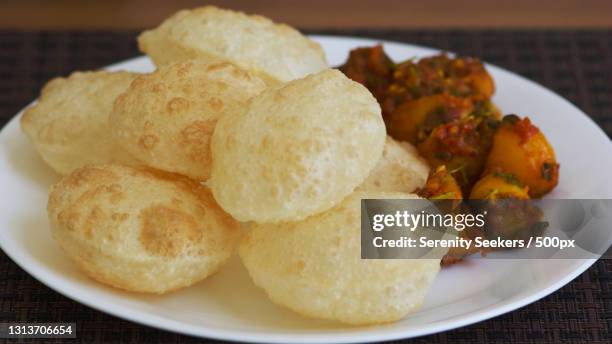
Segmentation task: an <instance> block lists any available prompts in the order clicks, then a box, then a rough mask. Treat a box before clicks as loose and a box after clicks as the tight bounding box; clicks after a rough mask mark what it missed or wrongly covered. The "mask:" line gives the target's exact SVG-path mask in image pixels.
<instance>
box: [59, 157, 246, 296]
mask: <svg viewBox="0 0 612 344" xmlns="http://www.w3.org/2000/svg"><path fill="white" fill-rule="evenodd" d="M47 210H48V214H49V220H50V223H51V230H52V234H53V237H54V238H55V240H56V241H57V242H58V243H59V245H60V246H61V248H62V249H63V250H64V251H65V252H66V253H67V254H68V256H69V257H70V258H72V260H73V261H74V262H75V263H76V264H77V265H78V266H79V267H81V268H82V269H83V270H84V271H85V272H86V273H87V274H88V275H89V276H91V277H92V278H94V279H96V280H98V281H100V282H102V283H105V284H107V285H110V286H113V287H117V288H121V289H124V290H129V291H136V292H148V293H160V294H161V293H165V292H168V291H172V290H176V289H179V288H182V287H186V286H189V285H192V284H194V283H196V282H198V281H200V280H202V279H204V278H205V277H207V276H209V275H210V274H212V273H214V272H215V271H216V270H217V269H218V268H219V267H220V266H221V265H222V264H223V263H224V262H225V261H226V260H227V259H228V258H229V257H230V255H231V254H232V250H233V248H234V246H235V242H236V239H237V237H238V233H239V229H238V223H237V222H236V221H235V220H233V219H232V218H231V217H230V216H229V215H227V214H226V213H224V212H223V210H221V208H219V206H218V205H217V203H216V202H215V201H214V199H213V197H212V194H211V193H210V191H209V190H208V189H207V188H205V187H204V186H202V185H200V183H198V182H196V181H193V180H191V179H188V178H186V177H183V176H180V175H178V174H172V173H166V172H161V171H158V170H154V169H150V168H147V167H137V168H134V167H124V166H119V165H96V166H94V165H90V166H85V167H81V168H78V169H76V170H75V171H73V172H72V173H71V174H69V175H67V176H65V177H64V178H63V179H62V180H61V181H59V182H58V183H57V184H55V185H53V186H52V188H51V192H50V195H49V203H48V207H47Z"/></svg>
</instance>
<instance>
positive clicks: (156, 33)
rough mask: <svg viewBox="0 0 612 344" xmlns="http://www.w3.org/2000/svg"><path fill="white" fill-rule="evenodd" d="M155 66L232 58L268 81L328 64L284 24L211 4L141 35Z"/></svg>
mask: <svg viewBox="0 0 612 344" xmlns="http://www.w3.org/2000/svg"><path fill="white" fill-rule="evenodd" d="M138 45H139V47H140V50H141V51H142V52H144V53H146V54H147V55H149V57H151V59H152V60H153V61H154V62H155V64H156V65H157V66H162V65H164V64H167V63H170V62H172V61H177V60H186V59H193V58H199V59H204V60H207V61H211V62H217V61H224V60H228V61H231V62H233V63H235V64H237V65H238V66H240V67H242V68H244V69H247V70H250V71H252V72H254V73H256V74H257V75H259V76H260V77H261V78H262V79H264V80H265V81H266V82H267V83H268V84H278V83H280V82H286V81H289V80H293V79H297V78H301V77H304V76H306V75H308V74H311V73H316V72H319V71H321V70H323V69H326V68H328V64H327V61H326V59H325V53H324V52H323V49H321V46H320V45H319V44H318V43H316V42H314V41H312V40H310V39H308V38H307V37H305V36H303V35H302V34H301V33H300V32H298V31H297V30H295V29H293V28H292V27H290V26H287V25H284V24H275V23H274V22H272V21H271V20H269V19H267V18H264V17H261V16H253V15H246V14H244V13H242V12H235V11H230V10H225V9H219V8H217V7H213V6H205V7H199V8H195V9H192V10H182V11H179V12H178V13H176V14H174V15H173V16H171V17H170V18H168V19H166V20H165V21H164V22H163V23H162V24H161V25H160V26H159V27H157V28H155V29H153V30H148V31H145V32H143V33H142V34H141V35H140V36H139V37H138Z"/></svg>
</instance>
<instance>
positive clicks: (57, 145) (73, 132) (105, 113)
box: [21, 71, 137, 174]
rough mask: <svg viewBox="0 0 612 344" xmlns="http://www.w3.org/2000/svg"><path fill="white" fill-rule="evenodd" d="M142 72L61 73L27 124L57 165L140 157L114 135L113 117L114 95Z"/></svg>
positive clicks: (64, 168) (64, 169)
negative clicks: (60, 76)
mask: <svg viewBox="0 0 612 344" xmlns="http://www.w3.org/2000/svg"><path fill="white" fill-rule="evenodd" d="M136 76H137V74H134V73H128V72H107V71H98V72H74V73H72V74H71V75H70V76H69V77H67V78H55V79H53V80H51V81H49V82H48V83H47V84H46V85H45V86H44V87H43V89H42V92H41V95H40V98H39V99H38V102H37V103H36V104H34V105H33V106H31V107H29V108H28V109H27V110H26V111H25V113H24V114H23V116H22V117H21V128H22V130H23V131H24V132H25V134H26V135H27V136H28V138H29V139H30V141H31V142H32V143H33V144H34V147H35V148H36V150H37V151H38V153H39V154H40V156H41V157H42V158H43V160H44V161H45V162H46V163H47V164H49V165H50V166H51V167H52V168H53V169H54V170H55V171H57V172H58V173H60V174H67V173H70V172H71V171H72V170H74V169H75V168H77V167H80V166H83V165H86V164H103V163H122V164H130V163H133V162H134V158H132V157H131V156H130V155H129V154H128V153H126V152H125V151H124V150H123V149H121V148H119V147H118V146H117V145H116V144H115V143H114V142H113V140H112V138H111V135H110V128H109V126H108V117H109V115H110V112H111V109H112V106H113V101H114V100H115V97H117V96H118V95H119V94H120V93H121V92H123V91H125V89H127V88H128V86H129V85H130V83H131V82H132V80H134V78H136Z"/></svg>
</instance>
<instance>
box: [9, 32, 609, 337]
mask: <svg viewBox="0 0 612 344" xmlns="http://www.w3.org/2000/svg"><path fill="white" fill-rule="evenodd" d="M315 39H316V40H317V41H319V42H320V43H321V44H322V45H323V48H324V49H325V51H326V53H327V55H328V58H329V61H330V63H331V64H332V65H338V64H340V63H342V62H343V61H344V60H345V59H346V56H347V53H348V51H349V50H350V49H351V48H354V47H357V46H370V45H373V44H375V43H377V41H373V40H364V39H352V38H336V37H315ZM385 49H386V51H387V52H388V53H389V54H390V55H391V57H392V58H394V59H396V60H402V59H406V58H409V57H412V56H422V55H428V54H432V53H435V52H436V51H435V50H431V49H426V48H422V47H416V46H412V45H407V44H397V43H391V42H385ZM109 69H113V70H117V69H126V70H133V71H140V72H146V71H150V70H151V69H152V65H151V63H150V62H149V60H148V59H146V58H144V57H140V58H135V59H132V60H129V61H125V62H122V63H119V64H115V65H113V66H110V67H109ZM488 69H489V71H490V72H491V74H492V75H493V77H494V79H495V82H496V84H497V92H496V95H495V97H494V101H495V102H496V103H497V104H498V105H499V106H500V108H501V109H502V110H503V112H504V113H510V112H513V113H517V114H520V115H529V116H530V117H531V118H532V120H533V122H535V124H536V125H538V126H539V127H540V128H541V129H543V131H544V132H545V134H546V135H547V136H548V138H549V140H550V141H551V143H552V145H553V147H554V148H555V150H556V152H557V155H558V160H559V161H560V162H561V180H560V183H559V187H558V188H557V189H556V190H555V191H554V192H553V193H552V194H551V195H550V197H555V198H612V187H611V185H610V183H608V182H607V181H606V177H608V176H609V173H610V171H612V160H611V157H612V144H611V143H610V140H609V139H608V137H607V136H606V135H605V134H604V133H603V131H602V130H601V129H600V128H599V127H597V125H595V124H594V123H593V122H592V121H591V120H590V119H589V118H588V117H587V116H586V115H585V114H584V113H582V112H581V111H580V110H579V109H577V108H576V107H575V106H573V105H572V104H570V103H569V102H568V101H566V100H564V99H562V98H561V97H559V96H557V95H556V94H554V93H552V92H551V91H549V90H547V89H545V88H543V87H542V86H539V85H537V84H535V83H533V82H531V81H529V80H526V79H524V78H522V77H520V76H518V75H516V74H513V73H510V72H508V71H505V70H503V69H501V68H498V67H495V66H488ZM18 118H19V116H16V117H15V118H14V119H13V120H12V121H11V122H9V123H8V124H7V125H6V127H4V129H3V130H2V132H1V133H0V190H2V191H1V198H0V209H1V211H2V217H1V218H0V246H1V247H2V249H3V250H4V252H6V254H7V255H9V256H10V257H11V258H12V259H13V260H14V261H15V262H16V263H17V264H19V266H21V267H22V268H23V269H24V270H26V271H27V272H28V273H30V274H31V275H32V276H34V277H35V278H36V279H38V280H39V281H41V282H42V283H44V284H46V285H47V286H49V287H51V288H52V289H54V290H56V291H58V292H60V293H62V294H64V295H66V296H68V297H70V298H72V299H74V300H76V301H78V302H81V303H83V304H85V305H88V306H90V307H92V308H95V309H98V310H100V311H103V312H106V313H109V314H113V315H115V316H118V317H121V318H124V319H128V320H131V321H135V322H138V323H142V324H145V325H149V326H153V327H157V328H161V329H166V330H170V331H175V332H180V333H184V334H189V335H194V336H203V337H213V338H219V339H228V340H237V341H248V342H284V343H289V342H365V341H375V340H376V341H380V340H391V339H398V338H407V337H415V336H421V335H426V334H430V333H434V332H440V331H444V330H448V329H452V328H456V327H460V326H465V325H468V324H471V323H474V322H477V321H481V320H485V319H488V318H491V317H494V316H496V315H499V314H502V313H505V312H508V311H511V310H514V309H516V308H519V307H522V306H524V305H526V304H529V303H531V302H534V301H536V300H538V299H540V298H542V297H544V296H546V295H548V294H549V293H551V292H553V291H555V290H557V289H558V288H560V287H562V286H563V285H565V284H566V283H568V282H569V281H571V280H572V279H573V278H575V277H576V276H578V275H579V274H580V273H582V272H583V271H584V270H586V269H587V268H588V267H589V266H591V264H593V263H594V262H595V260H554V259H550V260H484V259H478V260H471V261H468V262H467V263H465V264H461V265H458V266H453V267H451V268H447V269H444V270H443V271H442V272H441V273H440V274H439V276H438V277H437V279H436V281H435V284H434V286H433V288H432V289H431V291H430V293H429V296H428V297H427V300H426V302H425V304H424V305H423V307H422V309H421V310H420V311H418V312H416V313H414V314H411V315H409V316H408V317H406V318H405V319H404V320H402V321H399V322H397V323H394V324H389V325H385V326H373V327H350V326H344V325H339V324H336V323H330V322H325V321H316V320H310V319H304V318H302V317H300V316H299V315H296V314H294V313H292V312H291V311H288V310H285V309H284V308H281V307H278V306H275V305H273V304H272V303H271V302H270V301H269V300H268V299H267V297H266V296H265V294H264V293H263V292H262V291H261V290H259V289H257V288H256V287H255V286H254V285H253V283H252V282H251V281H250V279H249V277H248V276H247V273H246V271H245V270H244V268H243V267H242V266H241V264H240V262H239V261H238V260H237V259H233V260H232V261H231V263H230V264H229V265H228V266H226V267H224V268H223V269H222V271H221V272H219V273H218V274H216V275H214V276H212V277H211V278H209V279H207V280H206V281H204V282H202V283H199V284H197V285H195V286H193V287H190V288H187V289H184V290H181V291H178V292H175V293H172V294H170V295H167V296H148V295H140V294H133V293H127V292H121V291H118V290H115V289H112V288H107V287H105V286H103V285H101V284H98V283H96V282H94V281H92V280H91V279H89V278H87V277H86V276H85V275H83V274H82V273H81V272H80V271H79V270H77V269H76V268H75V266H74V265H73V264H72V263H71V262H70V261H69V260H68V258H67V257H66V256H65V255H64V254H63V253H62V252H61V251H60V249H59V248H58V246H57V245H56V243H55V242H54V241H53V240H52V239H51V236H50V234H49V230H48V223H47V216H46V211H45V209H46V202H47V188H48V186H49V185H50V184H51V183H52V182H54V181H56V180H57V179H58V178H59V177H58V176H57V175H56V174H54V173H53V172H52V171H51V170H50V169H49V168H48V167H47V166H46V165H45V164H44V163H43V162H42V161H41V160H40V159H39V158H38V156H37V155H36V153H35V152H34V150H33V148H32V146H31V145H30V144H29V143H28V142H27V141H26V138H25V137H24V135H23V134H22V133H21V131H20V129H19V123H18ZM31 320H33V321H35V320H36V319H31ZM74 320H75V321H78V319H74Z"/></svg>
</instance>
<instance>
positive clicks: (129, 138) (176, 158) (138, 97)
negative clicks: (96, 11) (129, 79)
mask: <svg viewBox="0 0 612 344" xmlns="http://www.w3.org/2000/svg"><path fill="white" fill-rule="evenodd" d="M265 87H266V86H265V84H264V82H263V81H261V80H260V79H259V78H258V77H256V76H254V75H252V74H251V73H249V72H247V71H245V70H242V69H241V68H239V67H237V66H235V65H234V64H232V63H229V62H218V63H212V64H211V63H208V62H206V61H201V60H189V61H181V62H176V63H171V64H168V65H165V66H163V67H160V68H159V69H158V70H157V71H155V72H154V73H151V74H146V75H142V76H140V77H138V78H137V79H136V80H134V82H133V83H132V84H131V86H130V87H129V88H128V89H127V90H126V91H125V92H124V93H123V94H121V95H120V96H119V97H118V98H117V100H116V101H115V105H114V107H113V111H112V114H111V127H112V133H113V136H114V137H115V139H116V140H117V142H118V143H119V144H120V145H121V146H122V147H123V148H124V149H126V150H127V151H128V152H130V153H131V154H132V155H134V156H135V157H137V158H138V159H139V160H141V161H142V162H144V163H145V164H146V165H148V166H151V167H155V168H158V169H161V170H164V171H170V172H176V173H181V174H184V175H186V176H189V177H191V178H193V179H197V180H201V181H204V180H207V179H208V178H209V176H210V169H211V156H210V137H211V135H212V133H213V131H214V129H215V126H216V124H217V121H218V120H219V118H221V117H223V116H224V115H225V114H226V113H228V112H236V111H238V110H239V109H241V108H243V107H245V106H246V102H247V100H248V99H249V98H251V97H253V96H255V95H257V94H259V93H260V92H261V91H263V90H264V89H265Z"/></svg>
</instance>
